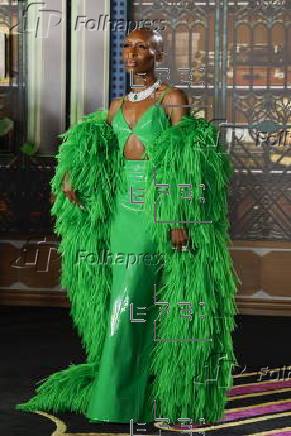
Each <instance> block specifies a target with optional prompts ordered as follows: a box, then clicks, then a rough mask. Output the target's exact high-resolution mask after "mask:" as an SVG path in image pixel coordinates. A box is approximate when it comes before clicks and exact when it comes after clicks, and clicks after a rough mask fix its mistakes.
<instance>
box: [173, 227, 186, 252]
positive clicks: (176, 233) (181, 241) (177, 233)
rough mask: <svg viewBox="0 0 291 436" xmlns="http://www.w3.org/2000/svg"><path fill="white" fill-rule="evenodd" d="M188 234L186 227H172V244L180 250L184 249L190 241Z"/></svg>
mask: <svg viewBox="0 0 291 436" xmlns="http://www.w3.org/2000/svg"><path fill="white" fill-rule="evenodd" d="M188 239H189V238H188V234H187V232H186V230H184V229H172V230H171V241H172V246H173V247H174V248H176V249H177V250H178V251H181V250H182V247H183V246H184V247H185V246H187V243H188Z"/></svg>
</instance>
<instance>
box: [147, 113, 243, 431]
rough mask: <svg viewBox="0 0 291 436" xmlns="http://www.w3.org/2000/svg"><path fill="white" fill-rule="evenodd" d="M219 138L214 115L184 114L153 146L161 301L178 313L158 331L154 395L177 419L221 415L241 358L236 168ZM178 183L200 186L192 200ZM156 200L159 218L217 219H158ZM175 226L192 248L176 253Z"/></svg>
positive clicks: (153, 229)
mask: <svg viewBox="0 0 291 436" xmlns="http://www.w3.org/2000/svg"><path fill="white" fill-rule="evenodd" d="M217 139H218V136H217V130H216V127H215V126H214V125H212V124H210V123H209V122H207V120H205V119H199V118H197V119H195V118H193V117H192V116H184V117H183V118H182V119H181V121H180V122H179V123H178V124H177V125H175V126H171V127H169V128H168V129H167V130H165V131H164V132H163V133H162V134H161V135H160V136H159V137H158V138H157V140H156V141H155V143H153V144H152V145H151V147H150V149H149V156H150V165H148V173H147V186H146V189H145V203H146V205H147V206H146V211H147V214H148V221H147V222H148V230H149V233H150V234H151V235H153V237H154V238H155V240H156V242H157V245H158V250H159V251H160V252H162V253H165V263H164V265H163V278H162V283H161V285H160V286H159V288H158V289H157V301H164V302H168V303H170V304H169V309H170V313H169V314H167V315H165V314H163V316H162V317H160V319H158V320H157V322H156V330H157V338H158V339H163V340H162V341H156V342H155V346H154V349H153V355H152V360H151V368H152V371H151V374H152V376H153V377H152V380H153V382H152V385H151V386H149V388H148V392H147V401H148V405H150V404H153V401H154V400H156V402H157V410H158V416H163V417H169V418H170V419H171V420H172V421H173V422H175V421H176V420H177V419H178V418H179V417H191V418H192V419H193V421H194V422H196V423H199V419H200V418H204V419H205V422H211V421H216V420H218V419H219V418H221V416H222V414H223V411H224V406H225V401H226V391H227V390H228V389H229V388H230V387H231V386H232V377H231V372H232V367H233V365H234V364H235V363H236V360H235V357H234V355H233V348H232V339H231V332H232V330H233V328H234V314H235V313H236V308H235V303H234V294H235V292H236V281H237V277H236V274H235V272H234V270H233V265H232V261H231V257H230V254H229V251H228V247H227V243H228V242H229V237H228V225H229V224H228V219H227V186H228V182H229V177H230V175H231V172H232V169H231V166H230V163H229V160H228V156H227V154H226V153H225V152H224V151H223V149H222V147H221V146H220V145H219V144H218V142H217ZM154 169H155V170H156V173H155V174H156V179H155V183H156V184H162V185H167V184H168V185H169V194H166V193H159V192H158V191H159V190H161V189H162V190H164V191H165V189H166V188H165V187H159V188H157V186H155V183H154ZM178 184H190V185H191V186H192V195H191V197H192V200H191V201H189V200H187V199H181V198H179V188H178V187H177V185H178ZM200 185H205V190H202V189H201V187H200ZM183 189H187V188H183ZM188 189H189V188H188ZM202 196H203V197H204V199H205V201H201V197H202ZM154 202H156V206H157V211H158V212H157V215H158V216H157V220H158V221H166V222H167V221H212V223H211V224H210V223H208V224H206V223H204V224H201V223H197V224H195V223H192V224H190V223H182V224H181V223H159V222H154V208H153V205H154ZM172 228H184V229H187V231H188V234H189V236H190V248H189V251H186V252H176V251H174V252H173V250H172V246H171V243H170V241H169V239H170V230H171V229H172ZM179 302H190V303H191V304H192V307H191V306H185V307H186V308H188V309H190V308H192V311H193V313H192V319H189V318H187V317H181V314H182V315H186V314H189V312H181V309H182V307H181V306H179V305H178V303H179ZM201 303H202V304H201ZM185 307H184V308H185ZM200 316H202V317H200ZM168 339H171V340H170V341H169V340H168ZM173 339H178V340H173ZM189 339H198V341H190V340H189ZM203 339H212V341H203Z"/></svg>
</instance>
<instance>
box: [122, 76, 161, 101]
mask: <svg viewBox="0 0 291 436" xmlns="http://www.w3.org/2000/svg"><path fill="white" fill-rule="evenodd" d="M160 85H161V81H160V80H157V81H156V82H155V83H154V84H153V85H151V86H148V87H147V88H146V89H144V90H142V91H140V92H132V91H130V93H129V94H128V100H129V101H141V100H145V99H146V98H148V97H149V96H150V95H151V94H152V93H153V92H154V90H155V89H157V88H158V87H159V86H160Z"/></svg>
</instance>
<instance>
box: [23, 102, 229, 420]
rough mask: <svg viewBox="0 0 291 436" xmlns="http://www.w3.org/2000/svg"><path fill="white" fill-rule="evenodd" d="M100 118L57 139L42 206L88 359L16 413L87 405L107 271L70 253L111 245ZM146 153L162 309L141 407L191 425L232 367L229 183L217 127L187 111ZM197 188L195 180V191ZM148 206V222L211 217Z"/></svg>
mask: <svg viewBox="0 0 291 436" xmlns="http://www.w3.org/2000/svg"><path fill="white" fill-rule="evenodd" d="M106 116H107V111H97V112H95V113H92V114H90V115H87V116H86V117H84V118H83V120H82V121H81V122H80V123H79V124H77V125H76V126H74V127H72V128H71V129H70V130H69V131H68V132H66V133H65V134H63V135H60V136H61V137H64V142H63V144H62V145H61V147H60V151H59V155H58V156H57V157H58V167H57V171H56V174H55V176H54V178H53V180H52V191H53V192H54V194H55V195H56V200H55V203H54V205H53V208H52V214H53V215H56V216H57V219H56V226H55V231H56V233H57V234H59V235H60V236H61V238H62V239H61V243H60V246H59V252H60V253H61V254H62V278H61V279H62V281H61V283H62V286H63V287H64V288H66V289H67V290H68V296H69V299H70V302H71V316H72V318H73V321H74V324H75V326H76V327H77V329H78V332H79V335H80V336H81V340H82V344H83V346H84V347H85V350H86V353H87V363H85V364H82V365H71V366H70V367H68V368H67V369H65V370H63V371H59V372H57V373H55V374H52V375H51V376H49V377H48V378H47V379H46V380H45V381H44V382H43V381H41V382H43V383H42V385H41V386H39V387H38V388H37V396H35V397H34V398H32V399H31V400H30V401H28V402H27V403H23V404H18V405H17V406H16V408H17V409H21V410H53V411H59V412H61V411H66V410H72V411H76V412H80V413H83V414H85V413H86V409H87V406H88V401H89V398H90V392H91V387H92V383H93V381H94V379H95V377H96V375H97V372H98V363H99V360H100V356H101V353H102V347H103V343H104V338H105V335H106V331H107V330H106V329H107V321H108V316H107V314H108V305H109V296H110V289H111V282H112V273H111V268H110V266H109V265H98V264H97V265H96V264H95V265H92V264H90V263H89V262H84V261H81V262H79V264H78V262H76V261H77V259H78V258H79V254H80V251H81V254H86V253H95V252H96V250H97V251H98V250H100V248H102V249H106V248H109V247H108V244H109V230H110V224H111V219H112V215H113V214H114V205H115V202H114V198H115V192H116V189H117V188H118V187H121V188H122V187H123V186H125V183H124V177H123V163H124V158H123V156H122V154H121V151H120V150H119V147H118V141H117V139H116V137H115V135H114V132H113V129H112V127H111V126H110V125H109V124H107V123H106ZM148 155H149V158H150V165H149V166H148V174H147V186H146V189H145V204H146V213H147V214H148V230H149V232H150V233H149V234H151V235H152V237H153V238H154V239H155V240H156V242H157V245H158V249H159V251H160V252H161V253H163V254H164V255H165V258H164V259H165V263H164V264H163V270H162V281H161V284H160V286H159V287H158V289H157V301H164V302H168V303H169V304H170V314H169V315H163V316H162V317H159V319H157V320H156V336H157V339H162V340H161V341H156V342H155V344H154V347H153V352H152V356H151V360H150V369H151V371H150V375H151V377H150V379H149V383H148V386H147V392H146V398H145V401H146V403H147V407H148V409H149V410H150V409H152V406H153V402H154V400H156V401H157V406H158V409H157V410H158V413H157V416H163V417H167V418H169V419H170V420H171V421H172V422H175V421H176V420H177V419H178V418H181V417H191V418H192V419H193V422H197V423H199V420H200V418H204V419H205V421H206V422H209V421H216V420H217V419H219V418H220V417H221V416H222V414H223V410H224V406H225V401H226V391H227V390H228V389H229V388H230V387H231V385H232V378H231V370H232V366H233V365H234V363H235V358H234V355H233V348H232V340H231V332H232V330H233V328H234V314H235V313H236V309H235V304H234V294H235V292H236V281H237V277H236V275H235V272H234V270H233V265H232V261H231V257H230V255H229V252H228V247H227V244H228V242H229V237H228V226H229V224H228V218H227V186H228V182H229V177H230V175H231V171H232V169H231V167H230V164H229V160H228V156H227V154H226V153H225V152H224V151H223V148H222V147H221V146H220V145H219V144H218V142H217V130H216V127H215V126H213V125H212V124H210V123H209V122H207V121H206V120H205V119H200V118H197V119H195V118H194V117H193V116H184V117H183V118H182V119H181V121H180V122H179V123H178V124H177V125H175V126H171V127H169V128H168V129H166V130H165V131H163V132H162V133H161V134H160V135H159V137H158V138H157V140H156V141H155V143H154V144H152V145H151V147H150V148H149V150H148ZM154 168H156V176H157V178H156V183H158V184H169V185H170V189H171V195H167V194H160V195H158V192H157V187H156V186H155V185H154V183H153V182H154V178H153V174H154ZM66 172H69V173H70V180H71V184H72V187H73V189H74V190H76V191H77V193H78V197H79V199H80V200H81V202H82V203H83V204H84V206H85V209H83V210H82V209H80V208H79V207H78V206H76V205H75V204H72V203H70V202H69V201H68V200H67V198H66V197H65V195H64V193H63V192H62V190H61V187H62V180H63V177H64V175H65V173H66ZM185 183H186V184H190V185H192V191H193V192H192V197H193V199H192V201H189V200H186V199H178V198H177V197H178V194H179V190H178V189H177V185H178V184H185ZM200 185H205V190H202V189H201V187H200ZM173 192H174V195H173ZM201 197H204V198H205V201H201ZM154 202H156V204H157V210H158V212H157V218H158V220H161V221H173V220H178V221H186V220H187V221H189V220H190V221H197V220H199V221H212V223H211V224H187V223H183V224H180V223H168V224H167V223H155V222H154V219H153V217H154V210H153V205H154ZM173 227H184V228H186V229H187V231H188V232H189V236H190V241H191V244H190V249H189V251H187V252H181V253H178V252H175V251H173V250H172V247H171V243H170V239H169V236H170V235H169V231H170V229H171V228H173ZM97 279H98V281H97ZM181 302H190V303H192V310H193V314H192V319H189V318H187V317H181V309H182V307H181V306H178V304H177V303H181ZM200 303H203V305H201V304H200ZM187 308H189V306H187ZM184 314H186V313H184ZM199 315H201V316H204V318H202V317H200V316H199ZM169 339H171V340H169ZM173 339H178V340H173ZM189 339H199V341H191V340H190V341H189ZM201 339H212V341H202V340H201Z"/></svg>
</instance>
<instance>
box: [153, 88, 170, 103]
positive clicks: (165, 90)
mask: <svg viewBox="0 0 291 436" xmlns="http://www.w3.org/2000/svg"><path fill="white" fill-rule="evenodd" d="M172 89H173V88H172V87H171V86H167V87H166V88H165V89H164V90H163V91H162V93H161V95H160V97H159V98H158V100H157V103H158V104H161V103H162V101H163V99H164V97H165V95H167V94H168V93H169V92H170V91H172Z"/></svg>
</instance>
